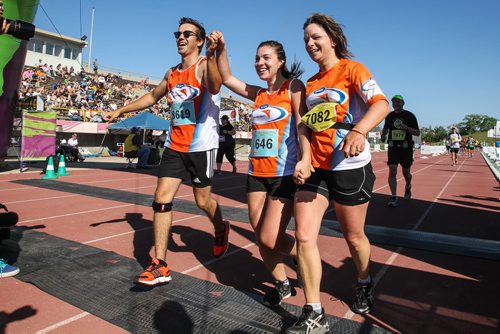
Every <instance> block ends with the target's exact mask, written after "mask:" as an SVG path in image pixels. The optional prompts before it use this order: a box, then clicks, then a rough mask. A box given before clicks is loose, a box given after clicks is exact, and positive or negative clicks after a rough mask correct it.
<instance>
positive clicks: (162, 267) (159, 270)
mask: <svg viewBox="0 0 500 334" xmlns="http://www.w3.org/2000/svg"><path fill="white" fill-rule="evenodd" d="M171 280H172V277H170V270H169V269H168V265H167V263H166V262H165V261H163V260H158V259H156V258H153V261H152V262H151V265H150V266H149V267H147V268H146V270H144V272H142V273H141V274H139V275H137V276H136V277H135V283H137V284H145V285H157V284H161V283H167V282H170V281H171Z"/></svg>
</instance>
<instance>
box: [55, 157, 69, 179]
mask: <svg viewBox="0 0 500 334" xmlns="http://www.w3.org/2000/svg"><path fill="white" fill-rule="evenodd" d="M56 174H57V176H69V173H68V172H66V163H65V162H64V154H61V158H60V159H59V166H58V167H57V173H56Z"/></svg>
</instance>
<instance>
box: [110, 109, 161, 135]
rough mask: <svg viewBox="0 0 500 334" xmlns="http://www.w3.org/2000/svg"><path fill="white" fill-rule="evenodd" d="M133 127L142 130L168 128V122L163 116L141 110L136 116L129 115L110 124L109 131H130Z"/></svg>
mask: <svg viewBox="0 0 500 334" xmlns="http://www.w3.org/2000/svg"><path fill="white" fill-rule="evenodd" d="M133 127H137V128H139V129H143V130H168V129H169V128H170V122H169V121H167V120H166V119H164V118H161V117H158V116H155V115H153V114H152V113H150V112H147V111H145V112H143V113H141V114H139V115H137V116H133V117H129V118H126V119H124V120H123V121H120V122H117V123H113V124H111V125H110V126H109V127H108V129H109V130H110V132H115V133H116V132H120V131H123V130H125V131H130V130H131V129H132V128H133Z"/></svg>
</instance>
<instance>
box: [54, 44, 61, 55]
mask: <svg viewBox="0 0 500 334" xmlns="http://www.w3.org/2000/svg"><path fill="white" fill-rule="evenodd" d="M61 51H62V46H60V45H57V44H56V47H55V52H54V56H56V57H61Z"/></svg>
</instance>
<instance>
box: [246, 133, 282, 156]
mask: <svg viewBox="0 0 500 334" xmlns="http://www.w3.org/2000/svg"><path fill="white" fill-rule="evenodd" d="M250 156H251V157H277V156H278V129H266V130H256V131H254V132H253V133H252V147H251V150H250Z"/></svg>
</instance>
